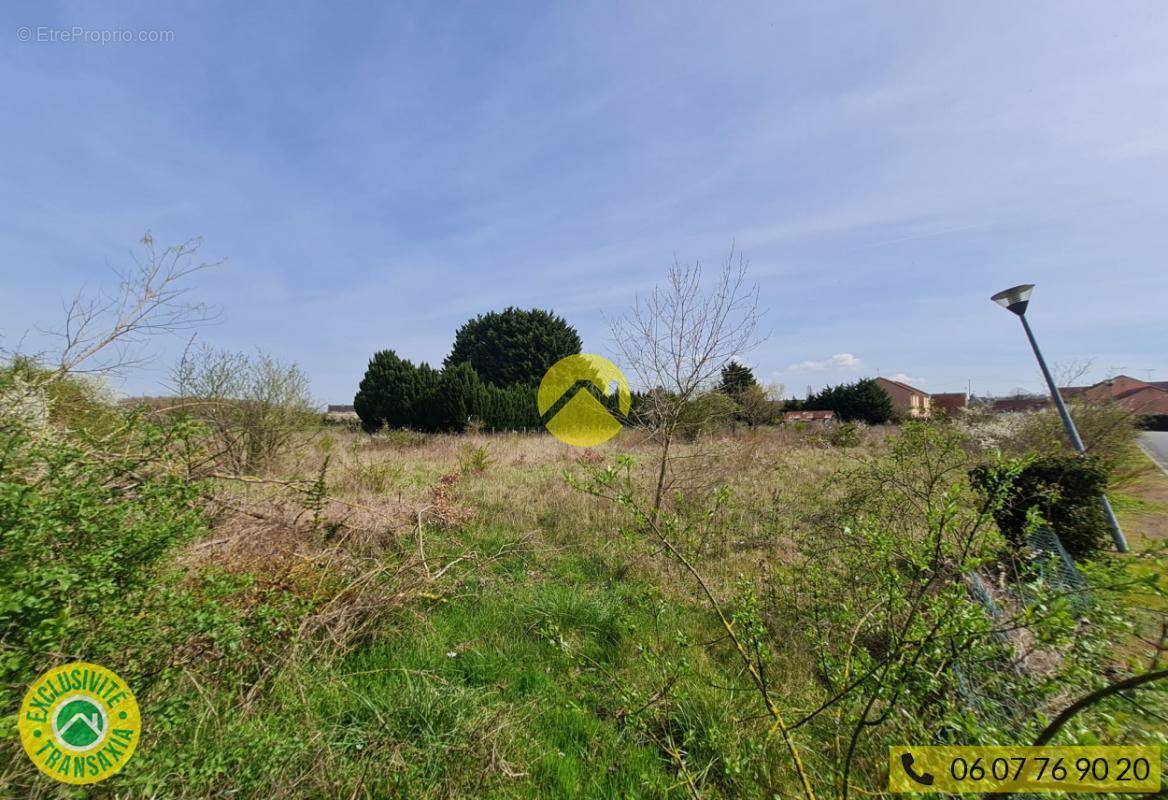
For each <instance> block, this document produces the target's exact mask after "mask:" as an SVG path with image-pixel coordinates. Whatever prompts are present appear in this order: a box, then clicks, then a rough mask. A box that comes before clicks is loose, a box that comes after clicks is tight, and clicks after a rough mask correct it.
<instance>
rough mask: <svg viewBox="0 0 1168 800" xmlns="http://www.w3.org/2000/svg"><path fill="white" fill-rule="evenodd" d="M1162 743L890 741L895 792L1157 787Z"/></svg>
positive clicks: (890, 770)
mask: <svg viewBox="0 0 1168 800" xmlns="http://www.w3.org/2000/svg"><path fill="white" fill-rule="evenodd" d="M1159 789H1160V748H1159V747H1158V746H1151V747H956V746H953V747H950V746H942V747H934V746H929V747H925V746H922V747H911V746H909V747H904V746H898V747H890V748H888V790H889V791H890V792H895V793H901V792H944V793H947V794H962V793H966V792H969V793H972V792H1023V791H1043V792H1155V791H1159Z"/></svg>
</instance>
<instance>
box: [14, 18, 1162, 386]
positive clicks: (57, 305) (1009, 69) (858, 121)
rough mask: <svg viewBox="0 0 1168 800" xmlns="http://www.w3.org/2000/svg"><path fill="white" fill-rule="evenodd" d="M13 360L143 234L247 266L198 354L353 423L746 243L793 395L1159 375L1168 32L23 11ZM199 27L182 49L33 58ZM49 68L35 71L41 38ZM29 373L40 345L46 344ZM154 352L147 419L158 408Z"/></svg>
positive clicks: (219, 286) (1113, 27)
mask: <svg viewBox="0 0 1168 800" xmlns="http://www.w3.org/2000/svg"><path fill="white" fill-rule="evenodd" d="M0 17H2V19H3V25H0V76H2V77H0V101H2V103H3V107H4V109H5V111H4V122H3V124H0V149H2V152H3V153H4V154H5V156H4V157H3V158H0V219H2V220H3V222H2V223H0V265H2V266H0V270H2V276H3V281H2V284H0V333H2V334H3V336H4V339H3V340H0V345H6V346H9V347H11V346H13V345H14V344H15V343H16V341H18V340H19V339H20V338H21V336H22V335H24V334H25V332H26V331H27V330H29V329H31V328H33V327H34V326H36V325H38V324H39V325H42V326H51V325H53V324H54V323H56V321H57V320H58V319H59V318H60V316H61V301H62V299H63V298H64V297H66V296H69V295H71V294H72V293H73V292H74V291H75V290H76V289H77V288H78V287H79V286H80V285H82V284H88V285H91V286H92V285H98V284H101V283H103V282H106V281H108V279H109V276H110V269H111V267H113V266H117V265H120V264H124V263H126V262H127V259H128V257H129V254H130V252H131V251H132V249H133V246H134V243H135V242H136V241H137V240H138V239H139V238H140V237H141V235H142V234H143V232H144V231H146V230H150V231H151V232H152V233H153V235H154V237H155V238H156V240H158V241H159V242H160V243H171V242H176V241H180V240H183V239H186V238H188V237H190V236H194V235H201V236H203V237H204V239H205V244H204V247H203V253H204V255H205V256H206V257H207V259H209V260H218V259H221V258H223V259H226V262H225V264H223V266H221V267H219V268H217V269H216V270H215V271H214V272H213V273H209V274H205V275H204V276H203V277H202V278H201V279H200V282H199V284H198V295H199V297H200V298H201V299H204V300H207V301H209V302H212V303H215V304H217V305H218V306H219V307H220V308H221V310H222V317H221V320H220V322H219V323H218V324H216V325H214V326H213V327H209V328H207V329H205V330H204V331H203V332H202V333H201V334H200V338H201V340H202V341H205V342H208V343H210V344H214V345H217V346H221V347H226V348H231V349H235V350H253V349H255V348H262V349H264V350H267V351H269V352H271V353H273V354H275V355H277V356H279V357H282V358H285V359H291V360H295V361H297V362H298V363H300V364H301V366H302V367H303V368H304V369H305V370H306V371H307V372H308V374H309V375H310V376H311V378H312V383H313V390H314V394H315V395H316V396H317V398H318V399H319V400H321V401H322V402H350V401H351V397H352V394H353V391H354V389H355V386H356V384H357V382H358V380H359V379H360V377H361V375H362V373H363V371H364V368H365V365H366V363H367V360H368V358H369V356H370V355H371V354H372V352H373V351H375V350H377V349H382V348H393V349H396V350H397V351H398V352H399V353H400V354H402V355H404V356H407V357H410V358H413V359H414V360H428V361H430V362H431V363H437V362H440V361H441V359H442V358H443V356H444V355H445V354H446V352H447V351H448V349H449V346H450V341H451V338H452V336H453V332H454V330H455V329H456V328H457V327H458V325H459V324H461V323H462V322H463V321H464V320H466V319H467V318H468V317H470V316H473V315H474V314H477V313H480V312H484V311H488V310H491V309H498V308H502V307H504V306H506V305H518V306H523V307H542V308H551V309H554V310H555V311H557V312H559V313H561V314H563V315H564V316H566V317H567V318H568V319H569V320H570V321H571V322H572V323H573V324H575V325H576V327H577V328H578V329H579V331H580V333H581V335H582V336H583V338H584V342H585V349H586V350H587V351H592V352H600V353H610V352H611V351H610V349H609V345H608V342H607V333H606V330H607V329H606V325H605V322H604V317H603V314H604V313H606V312H607V313H609V314H610V315H611V314H613V313H619V312H620V311H621V310H622V309H624V308H625V307H627V306H628V305H629V304H630V303H631V301H632V299H633V296H634V294H635V293H636V292H638V291H642V292H643V291H644V290H646V289H647V288H649V287H651V286H652V285H653V284H654V283H655V282H657V281H658V280H660V279H661V277H662V276H663V275H664V272H665V270H666V269H667V267H668V266H669V264H670V263H671V261H672V260H673V258H674V256H676V257H677V258H678V259H681V260H684V261H692V260H701V261H703V262H704V263H706V264H708V265H710V266H714V265H716V264H717V263H718V262H719V260H720V259H722V258H724V257H725V254H726V253H727V251H728V250H729V248H730V246H731V244H732V243H733V244H734V245H735V246H736V247H737V249H738V250H739V251H741V252H743V253H745V254H746V255H747V257H748V258H749V260H750V263H751V270H752V274H753V277H754V279H755V280H757V281H758V282H759V284H760V285H761V296H762V305H763V307H764V308H765V309H766V311H767V317H766V328H767V329H768V330H770V331H771V334H770V337H769V339H768V340H767V341H766V343H765V344H764V345H763V346H761V347H760V348H758V349H757V350H756V351H755V352H752V353H750V354H749V356H748V358H747V360H748V361H749V363H751V364H752V365H753V366H754V367H755V370H756V373H757V374H758V376H759V377H760V378H761V379H764V380H777V381H781V382H783V383H784V384H785V385H786V387H787V390H788V393H796V394H802V392H803V391H804V390H805V388H806V387H807V385H814V386H819V385H822V384H823V383H825V382H838V381H840V380H850V379H853V378H856V377H859V376H861V375H871V374H875V373H876V372H877V371H879V372H880V373H881V374H884V375H886V376H893V375H898V374H899V375H902V376H905V377H907V378H908V379H910V380H912V381H913V382H916V383H918V384H919V385H921V386H922V387H923V388H926V389H928V390H932V391H944V390H958V389H963V388H965V386H966V382H967V380H968V381H972V385H973V388H974V390H975V391H978V392H1001V393H1004V392H1008V391H1010V390H1012V389H1013V388H1015V387H1019V386H1021V387H1026V388H1030V389H1038V388H1039V387H1040V378H1039V376H1038V374H1037V371H1036V368H1035V367H1034V365H1033V361H1032V358H1031V356H1030V354H1029V352H1028V351H1027V350H1026V345H1025V341H1024V339H1023V335H1022V332H1021V330H1020V328H1019V326H1018V325H1017V323H1016V322H1015V321H1014V320H1013V319H1012V318H1011V317H1010V316H1009V315H1008V314H1006V313H1005V312H1004V311H1002V310H1001V309H999V308H998V307H997V306H995V305H993V304H992V303H990V302H989V300H988V296H989V295H990V294H991V293H993V292H994V291H996V290H998V289H1001V288H1004V287H1006V286H1010V285H1013V284H1016V283H1020V282H1024V281H1025V282H1033V283H1036V284H1038V288H1037V290H1036V294H1035V298H1034V303H1033V305H1032V310H1031V320H1032V323H1033V325H1034V327H1035V330H1036V332H1037V334H1038V336H1039V338H1040V341H1042V342H1043V345H1044V347H1045V348H1046V350H1047V355H1048V357H1049V359H1050V360H1051V361H1052V362H1060V363H1065V362H1069V361H1072V360H1078V359H1093V360H1094V370H1093V372H1092V373H1091V375H1090V376H1089V377H1090V378H1094V379H1098V378H1102V377H1104V376H1105V375H1106V374H1107V373H1108V372H1109V371H1110V370H1111V369H1112V368H1118V367H1122V368H1124V370H1125V371H1127V372H1128V373H1130V374H1133V375H1136V376H1137V377H1144V376H1145V372H1144V370H1148V369H1154V370H1156V372H1154V373H1152V376H1153V379H1160V380H1168V356H1166V354H1165V353H1166V348H1165V344H1166V343H1168V313H1166V310H1168V309H1166V305H1168V268H1166V263H1168V102H1166V98H1168V46H1165V41H1168V4H1165V3H1162V2H1145V3H1129V2H1116V3H1097V2H1093V3H1085V2H1051V3H1041V2H1032V3H1025V4H1020V3H1012V2H1010V3H1005V2H1003V3H990V2H977V3H973V2H969V3H963V4H961V3H944V4H938V3H934V2H920V3H904V2H886V3H846V4H839V5H836V4H830V3H799V4H796V3H765V4H759V5H747V4H697V3H695V4H650V3H643V4H628V3H622V4H610V5H602V4H599V3H527V4H522V3H493V4H484V3H478V4H455V3H416V4H394V5H383V4H368V5H365V6H361V5H359V4H343V5H339V4H330V5H326V4H323V3H321V4H298V3H278V4H277V3H272V4H268V5H266V6H265V5H261V4H247V6H246V8H245V7H244V4H233V3H221V4H213V3H199V4H195V3H189V4H179V3H174V4H171V3H166V4H160V3H151V4H146V3H143V4H140V5H130V4H125V5H121V4H117V3H108V4H103V7H102V8H100V9H99V8H98V7H97V6H96V5H95V4H88V3H76V4H56V5H55V4H47V3H28V4H24V5H22V4H19V3H16V4H12V3H9V4H5V6H4V8H3V10H0ZM74 26H77V27H81V28H84V29H86V30H91V31H101V30H128V31H132V32H137V31H152V30H164V31H173V41H169V42H163V43H144V42H111V43H107V44H104V45H103V44H100V43H87V42H78V41H72V42H70V41H66V42H60V41H58V42H51V41H38V40H37V39H38V37H41V36H42V35H43V34H41V33H40V31H41V29H70V28H72V27H74ZM21 28H28V29H29V30H30V31H32V34H31V35H32V37H33V40H32V41H28V42H23V41H20V35H21V34H20V29H21ZM26 341H27V342H28V344H29V345H30V346H36V345H37V344H38V338H37V337H36V336H35V335H32V336H31V337H30V338H29V339H27V340H26ZM181 347H182V342H181V341H177V340H176V341H172V342H166V343H158V347H157V348H156V350H157V353H158V358H157V360H156V361H155V362H154V364H153V366H152V367H151V368H149V369H145V370H142V371H139V372H137V373H134V374H133V375H131V376H130V377H129V378H128V379H127V380H126V382H125V384H124V385H123V387H122V388H123V390H125V391H128V392H134V393H138V392H151V393H153V392H157V391H158V384H159V382H160V381H162V380H164V379H165V376H166V371H167V368H168V366H169V364H170V363H172V362H173V360H174V359H175V357H176V355H177V353H178V352H179V351H180V350H181Z"/></svg>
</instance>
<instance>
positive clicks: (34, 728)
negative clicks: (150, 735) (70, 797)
mask: <svg viewBox="0 0 1168 800" xmlns="http://www.w3.org/2000/svg"><path fill="white" fill-rule="evenodd" d="M16 726H17V728H18V729H19V730H20V741H21V744H23V745H24V750H25V752H27V753H28V757H29V758H31V759H32V763H34V764H36V766H37V769H39V770H40V771H41V772H43V773H45V774H46V775H48V776H49V777H50V778H54V779H56V780H59V781H64V782H65V783H73V784H85V783H97V782H98V781H103V780H105V779H106V778H108V777H110V776H111V775H113V774H115V773H116V772H117V771H118V770H120V769H121V768H122V767H124V766H125V765H126V762H127V761H129V760H130V756H132V755H133V754H134V748H136V747H137V746H138V738H139V736H140V735H141V733H142V717H141V714H140V713H139V711H138V701H137V700H135V699H134V694H133V692H131V691H130V687H128V686H127V685H126V683H125V681H123V680H122V679H121V678H119V677H118V676H117V675H115V674H114V673H112V672H110V671H109V670H108V669H106V668H105V667H99V666H97V665H96V664H86V663H85V662H84V661H74V662H73V663H72V664H65V665H63V666H60V667H55V668H54V669H51V670H49V671H48V672H46V673H45V674H44V675H42V676H40V677H39V678H37V679H36V680H35V681H34V682H33V684H32V686H30V687H29V689H28V692H27V693H26V694H25V695H24V702H23V703H22V704H21V706H20V716H19V718H18V719H17V721H16Z"/></svg>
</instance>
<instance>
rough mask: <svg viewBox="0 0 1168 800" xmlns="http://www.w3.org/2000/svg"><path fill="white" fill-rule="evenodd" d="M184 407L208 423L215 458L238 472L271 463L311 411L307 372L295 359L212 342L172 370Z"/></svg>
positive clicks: (284, 448)
mask: <svg viewBox="0 0 1168 800" xmlns="http://www.w3.org/2000/svg"><path fill="white" fill-rule="evenodd" d="M173 379H174V381H175V384H176V387H177V390H178V394H179V396H180V398H181V402H180V404H179V405H178V406H176V408H181V409H182V410H184V411H185V412H186V413H189V414H191V415H192V416H194V417H195V418H197V419H198V420H200V421H201V422H202V423H203V424H205V425H206V426H207V427H208V428H209V430H210V432H211V435H212V437H213V438H214V440H215V444H216V448H215V457H216V460H217V461H218V462H219V463H220V464H222V465H223V466H225V467H226V468H227V469H230V470H231V471H233V472H235V473H240V474H242V473H247V472H254V471H256V470H258V469H260V468H262V467H264V466H266V465H268V464H270V463H271V462H272V461H273V460H274V459H275V458H276V457H277V456H278V455H279V454H280V453H282V452H284V451H285V450H286V449H287V448H288V447H289V445H290V444H291V443H292V441H293V439H294V438H295V435H296V433H297V431H299V430H302V429H303V428H304V427H305V426H306V425H307V424H309V423H310V422H311V420H312V417H313V406H312V400H311V398H310V396H309V392H308V377H307V376H306V375H305V374H304V373H303V372H301V371H300V368H299V367H298V366H297V365H296V364H294V363H286V362H283V361H280V360H278V359H276V358H273V357H272V356H270V355H267V354H265V353H263V352H258V353H256V355H254V356H249V355H247V354H246V353H231V352H228V351H226V350H218V349H215V348H212V347H208V346H205V345H204V346H202V347H200V348H198V349H196V350H194V351H191V350H188V351H187V352H186V353H185V354H184V355H183V358H182V360H181V361H180V362H179V364H178V367H177V368H176V369H175V371H174V375H173Z"/></svg>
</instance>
